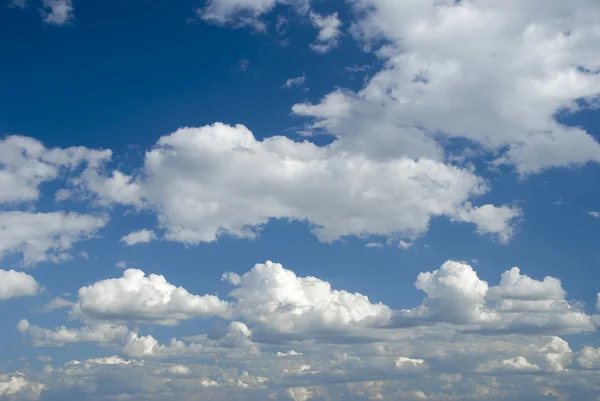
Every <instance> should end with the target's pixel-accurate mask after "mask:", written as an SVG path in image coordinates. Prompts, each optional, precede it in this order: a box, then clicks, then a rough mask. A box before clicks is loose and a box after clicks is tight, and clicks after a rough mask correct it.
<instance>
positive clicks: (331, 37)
mask: <svg viewBox="0 0 600 401" xmlns="http://www.w3.org/2000/svg"><path fill="white" fill-rule="evenodd" d="M310 20H311V21H312V24H313V26H314V27H315V28H317V29H318V30H319V34H318V35H317V39H316V41H315V43H313V44H311V45H310V48H311V49H312V50H313V51H314V52H316V53H320V54H325V53H327V52H328V51H330V50H332V49H334V48H336V47H338V46H339V44H340V43H339V37H340V35H341V34H342V32H341V31H340V27H341V26H342V21H340V19H339V17H338V13H333V14H330V15H325V16H323V15H320V14H317V13H310Z"/></svg>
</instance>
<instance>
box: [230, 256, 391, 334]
mask: <svg viewBox="0 0 600 401" xmlns="http://www.w3.org/2000/svg"><path fill="white" fill-rule="evenodd" d="M225 277H226V278H227V279H228V280H229V281H230V282H231V283H232V284H234V285H236V287H237V288H236V289H234V290H233V291H231V293H230V296H232V297H233V298H235V299H236V302H235V304H234V305H232V308H233V310H234V311H235V313H236V314H239V315H240V316H243V317H244V318H245V319H247V320H248V321H249V322H252V323H256V324H260V325H265V326H268V327H269V329H272V330H275V331H277V332H284V333H289V334H294V333H296V334H298V333H302V332H307V331H321V330H327V329H329V330H336V329H338V328H340V327H341V328H343V327H344V326H347V325H351V324H358V323H361V322H367V321H368V322H371V323H374V322H376V321H378V320H386V319H387V318H388V317H389V315H390V309H389V308H388V307H387V306H385V305H383V304H381V303H372V302H371V301H369V298H368V297H366V296H364V295H362V294H352V293H349V292H347V291H338V290H333V289H332V288H331V284H330V283H328V282H326V281H323V280H320V279H318V278H316V277H298V276H296V274H295V273H294V272H293V271H291V270H287V269H285V268H284V267H283V266H282V265H281V264H278V263H273V262H267V263H265V264H257V265H256V266H254V268H253V269H252V270H250V271H249V272H248V273H246V274H244V275H243V276H241V277H240V276H238V275H235V274H228V275H226V276H225Z"/></svg>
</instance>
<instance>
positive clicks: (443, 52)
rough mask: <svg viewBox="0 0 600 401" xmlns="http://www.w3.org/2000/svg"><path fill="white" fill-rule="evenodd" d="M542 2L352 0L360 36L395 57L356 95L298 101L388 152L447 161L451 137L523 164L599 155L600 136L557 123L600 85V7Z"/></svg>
mask: <svg viewBox="0 0 600 401" xmlns="http://www.w3.org/2000/svg"><path fill="white" fill-rule="evenodd" d="M538 3H539V2H538V1H516V0H510V1H500V0H492V1H485V2H472V1H462V2H460V3H457V2H454V1H439V2H419V1H400V2H399V1H396V0H357V1H353V2H352V3H351V4H352V6H353V7H354V10H355V12H356V15H358V17H359V20H358V22H356V23H355V25H354V28H353V31H354V36H355V37H356V38H358V39H359V40H361V41H364V42H366V44H368V45H369V46H371V48H373V49H376V50H375V51H376V54H377V55H378V56H379V57H380V58H381V59H382V60H383V61H384V62H385V67H384V68H383V69H382V70H381V71H379V72H378V73H377V74H375V75H374V76H373V77H372V78H371V79H370V81H369V82H368V83H367V85H366V86H365V87H364V88H363V89H362V90H360V91H359V92H357V93H353V92H349V91H340V90H337V91H335V92H333V93H332V94H330V95H329V96H326V97H325V98H324V99H323V100H322V101H321V103H319V104H317V105H310V104H299V105H296V106H295V107H294V109H293V110H294V111H295V112H296V113H297V114H299V115H304V116H311V117H313V118H314V119H315V121H316V122H315V123H314V125H313V128H314V129H318V130H326V131H327V132H329V133H331V134H333V135H335V136H337V137H338V138H339V144H338V146H339V147H342V148H344V149H349V150H358V149H360V150H362V151H364V152H366V153H367V154H368V155H369V157H370V158H373V159H377V160H381V159H388V158H390V157H398V156H399V155H408V156H410V157H414V158H418V157H424V156H425V157H436V158H437V160H442V158H443V157H444V156H443V154H442V152H440V147H441V146H442V145H444V144H445V140H446V138H462V139H467V140H471V141H473V142H475V144H476V146H481V147H482V148H483V150H485V151H489V152H490V153H491V154H492V155H494V154H496V155H498V154H497V153H496V152H500V155H499V156H498V157H497V159H496V164H508V165H513V166H515V168H516V170H517V171H518V172H519V173H521V174H528V173H534V172H538V171H540V170H543V169H546V168H550V167H554V166H570V165H575V164H582V163H586V162H588V161H596V162H597V161H600V145H599V144H598V142H597V141H595V140H594V139H593V137H592V136H590V135H589V134H588V133H586V132H585V131H584V130H583V129H580V128H572V127H566V126H564V125H561V124H559V123H558V122H557V121H556V115H557V114H559V112H560V111H563V110H567V112H568V111H573V110H577V109H578V108H579V107H580V106H581V104H582V103H581V100H582V99H583V103H585V101H586V100H591V99H593V98H595V97H596V96H597V95H598V94H599V93H600V75H598V74H596V73H595V71H597V70H598V69H600V58H599V57H598V55H597V53H596V52H595V51H594V49H596V48H597V47H598V45H599V44H600V35H598V30H597V26H596V22H595V21H596V18H593V17H592V16H600V6H599V4H598V3H597V2H593V1H590V0H576V1H575V3H573V4H571V3H569V7H566V6H565V4H564V3H563V2H560V1H552V2H550V3H544V12H541V13H540V12H539V7H538ZM381 39H383V40H381ZM378 43H385V45H383V47H378V46H379V45H378ZM491 43H493V44H494V45H493V46H490V44H491ZM578 102H579V103H578ZM440 137H441V138H442V139H441V141H439V142H438V139H437V138H440ZM444 137H445V138H444ZM506 149H507V150H506Z"/></svg>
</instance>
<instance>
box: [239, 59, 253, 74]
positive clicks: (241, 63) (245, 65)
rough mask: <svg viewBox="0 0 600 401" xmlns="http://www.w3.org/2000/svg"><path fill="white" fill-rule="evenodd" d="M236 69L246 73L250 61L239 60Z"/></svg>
mask: <svg viewBox="0 0 600 401" xmlns="http://www.w3.org/2000/svg"><path fill="white" fill-rule="evenodd" d="M237 68H238V69H239V70H240V71H242V72H246V71H248V68H250V60H248V59H245V58H242V59H239V60H238V61H237Z"/></svg>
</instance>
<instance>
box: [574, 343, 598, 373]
mask: <svg viewBox="0 0 600 401" xmlns="http://www.w3.org/2000/svg"><path fill="white" fill-rule="evenodd" d="M576 361H577V364H579V366H581V367H583V368H585V369H600V348H594V347H590V346H585V347H583V349H581V351H579V352H577V354H576Z"/></svg>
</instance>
